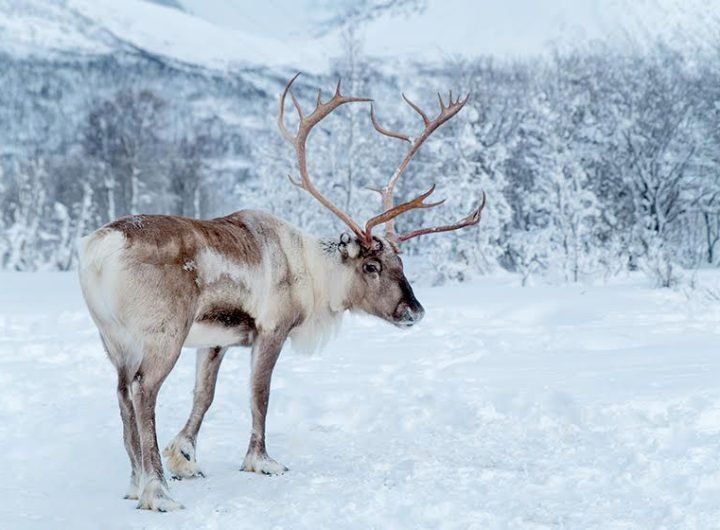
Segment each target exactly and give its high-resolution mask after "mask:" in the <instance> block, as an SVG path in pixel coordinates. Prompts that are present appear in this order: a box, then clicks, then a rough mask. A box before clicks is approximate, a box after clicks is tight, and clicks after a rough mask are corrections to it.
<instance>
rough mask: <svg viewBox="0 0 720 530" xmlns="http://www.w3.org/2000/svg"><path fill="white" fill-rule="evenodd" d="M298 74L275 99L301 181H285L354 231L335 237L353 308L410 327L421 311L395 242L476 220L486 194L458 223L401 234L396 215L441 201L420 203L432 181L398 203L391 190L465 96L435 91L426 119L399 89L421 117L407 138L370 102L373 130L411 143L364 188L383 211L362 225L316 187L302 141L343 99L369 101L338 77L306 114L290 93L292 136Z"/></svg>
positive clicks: (423, 311)
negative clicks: (434, 105)
mask: <svg viewBox="0 0 720 530" xmlns="http://www.w3.org/2000/svg"><path fill="white" fill-rule="evenodd" d="M298 75H300V74H297V75H296V76H295V77H293V78H292V79H291V80H290V82H289V83H288V84H287V86H286V87H285V90H284V91H283V93H282V96H281V98H280V114H279V115H278V126H279V127H280V131H281V133H282V135H283V136H284V137H285V138H286V139H287V140H288V141H289V142H290V143H291V144H292V145H293V146H294V147H295V151H296V153H297V157H298V167H299V170H300V177H301V180H300V181H296V180H293V179H292V178H290V181H291V182H292V183H293V184H295V185H296V186H298V187H299V188H302V189H303V190H305V191H307V192H308V193H310V195H312V196H313V197H315V198H316V199H317V200H318V201H319V202H320V203H321V204H322V205H323V206H325V207H326V208H327V209H329V210H330V211H332V212H333V213H334V214H335V215H337V216H338V217H339V218H340V219H341V220H342V221H343V222H344V223H345V224H346V225H347V226H348V227H349V228H350V229H351V230H352V231H353V233H354V234H355V235H354V237H353V236H351V235H350V234H343V235H342V236H341V238H340V242H339V246H338V249H339V251H340V252H341V255H342V259H343V262H344V264H345V265H346V266H347V267H350V268H351V269H352V272H353V275H352V278H353V279H352V286H351V293H350V297H351V300H352V303H351V306H352V307H353V308H354V309H358V310H361V311H364V312H366V313H369V314H371V315H375V316H378V317H380V318H382V319H384V320H387V321H388V322H391V323H393V324H395V325H397V326H400V327H409V326H412V325H413V324H415V323H416V322H419V321H420V320H421V319H422V317H423V316H424V314H425V310H424V309H423V307H422V306H421V305H420V302H418V301H417V299H416V298H415V295H414V294H413V290H412V287H410V283H409V282H408V280H407V278H406V277H405V273H404V271H403V264H402V260H401V259H400V256H399V255H398V254H399V253H400V244H401V243H402V242H403V241H407V240H408V239H411V238H414V237H418V236H421V235H424V234H431V233H437V232H447V231H450V230H457V229H458V228H462V227H465V226H470V225H475V224H477V223H479V222H480V214H481V212H482V209H483V208H484V206H485V194H484V193H483V195H482V202H481V204H480V206H479V207H478V208H477V209H475V210H473V211H472V212H470V215H468V216H467V217H465V218H464V219H462V220H460V221H458V222H457V223H454V224H451V225H443V226H435V227H430V228H421V229H417V230H412V231H410V232H407V233H404V234H397V233H396V232H395V218H396V217H397V216H399V215H400V214H402V213H404V212H407V211H409V210H414V209H423V208H433V207H435V206H439V205H440V204H442V203H443V202H445V201H444V200H442V201H438V202H433V203H426V202H425V199H427V198H428V197H429V196H430V195H431V194H432V193H433V192H434V191H435V185H434V184H433V185H432V187H431V188H430V189H429V190H428V191H426V192H425V193H422V194H420V195H418V196H417V197H415V198H414V199H412V200H410V201H407V202H404V203H402V204H399V205H397V206H396V205H395V200H394V197H393V193H394V190H395V185H396V184H397V181H398V179H399V178H400V176H401V175H402V173H403V171H405V168H406V167H407V165H408V164H409V163H410V160H412V158H413V157H414V156H415V154H416V153H417V151H418V150H419V149H420V146H422V144H423V143H424V142H425V140H427V139H428V137H429V136H430V135H431V134H432V133H433V132H435V130H437V128H438V127H440V126H441V125H442V124H443V123H445V122H446V121H448V120H449V119H450V118H452V117H453V116H455V114H457V113H458V112H459V111H460V109H462V108H463V106H464V105H465V103H466V102H467V99H468V98H467V97H466V98H465V99H460V98H457V99H456V100H454V101H453V97H452V92H450V98H449V103H448V104H447V105H445V102H444V101H443V99H442V97H440V95H439V94H438V98H439V100H440V113H439V114H438V115H437V117H436V118H435V119H432V120H431V119H430V118H428V116H427V114H425V112H423V111H422V109H420V107H418V106H417V105H416V104H415V103H413V102H412V101H410V100H409V99H408V98H406V97H405V95H404V94H403V99H404V100H405V101H406V102H407V104H408V105H410V107H412V109H413V110H415V111H416V112H417V113H418V114H420V117H421V118H422V120H423V123H424V124H425V129H424V130H423V132H422V133H421V134H420V135H418V136H417V137H415V138H414V139H411V138H410V136H408V135H406V134H401V133H398V132H393V131H390V130H388V129H385V128H383V127H381V126H380V125H379V124H378V122H377V120H376V118H375V112H374V109H373V107H372V105H371V107H370V118H371V120H372V124H373V126H374V127H375V130H377V131H378V132H379V133H380V134H382V135H384V136H388V137H390V138H396V139H398V140H402V141H405V142H408V143H409V144H410V148H409V149H408V152H407V154H406V155H405V157H404V158H403V160H402V162H401V163H400V165H399V166H398V168H397V169H396V170H395V172H394V173H393V174H392V177H391V178H390V180H389V181H388V183H387V185H385V186H384V187H382V188H369V189H371V190H372V191H375V192H377V193H379V194H380V196H381V197H382V202H383V209H384V211H383V212H382V213H381V214H379V215H376V216H375V217H372V218H371V219H369V220H368V221H367V223H366V224H365V228H364V229H363V228H361V227H360V225H359V224H357V223H356V222H355V221H353V220H352V219H351V218H350V216H349V215H348V214H347V213H346V212H343V211H342V210H340V208H338V207H337V206H335V205H334V204H333V203H332V202H331V201H330V200H329V199H328V198H327V197H325V196H324V195H323V194H322V193H320V191H319V190H318V189H317V188H316V187H315V185H314V184H313V182H312V180H311V179H310V176H309V174H308V170H307V161H306V157H305V143H306V141H307V137H308V134H310V131H311V130H312V128H313V127H314V126H315V125H317V124H318V123H319V122H320V121H321V120H323V119H324V118H325V117H326V116H328V115H329V114H330V113H331V112H332V111H334V110H335V109H336V108H338V107H339V106H341V105H344V104H345V103H352V102H363V101H364V102H370V101H372V100H370V99H368V98H358V97H352V96H343V95H342V94H340V82H339V81H338V84H337V88H336V89H335V94H334V95H333V97H332V98H330V100H328V101H327V102H324V103H323V101H322V98H321V93H320V91H318V96H317V103H316V107H315V110H314V111H313V112H312V113H311V114H309V115H308V116H305V115H304V114H303V111H302V109H301V108H300V104H299V103H298V101H297V99H295V96H294V95H293V94H292V93H290V97H291V98H292V101H293V104H294V105H295V108H296V110H297V112H298V116H299V118H300V123H299V125H298V132H297V134H296V135H293V134H291V133H290V131H289V130H288V129H287V127H286V126H285V122H284V114H285V98H286V97H287V94H288V92H290V87H291V85H292V84H293V82H294V81H295V79H297V77H298ZM380 224H384V225H385V237H384V238H380V237H377V236H374V235H373V233H372V230H373V228H374V227H375V226H377V225H380Z"/></svg>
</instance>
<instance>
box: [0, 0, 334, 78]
mask: <svg viewBox="0 0 720 530" xmlns="http://www.w3.org/2000/svg"><path fill="white" fill-rule="evenodd" d="M174 3H176V2H174ZM122 48H136V49H140V50H143V51H145V52H148V53H150V54H154V55H157V56H161V57H165V58H168V59H172V60H176V61H180V62H183V63H189V64H193V65H197V66H202V67H207V68H212V69H219V70H226V69H234V68H238V67H240V68H242V67H244V66H258V65H261V66H278V65H292V66H293V67H294V68H300V67H302V68H303V69H304V70H308V69H309V70H314V69H323V68H324V67H325V65H326V63H327V60H326V57H325V54H324V53H319V52H315V51H314V50H312V47H311V46H310V45H309V44H308V45H305V44H297V43H293V44H286V43H283V42H281V41H278V40H275V39H270V38H265V37H261V36H256V35H249V34H245V33H243V32H241V31H239V30H237V29H229V28H222V27H218V26H216V25H214V24H212V23H210V22H208V21H206V20H203V19H201V18H198V17H195V16H193V15H191V14H188V13H185V12H183V11H181V10H178V9H176V8H174V7H169V6H167V5H159V4H157V3H150V2H146V1H139V0H123V1H122V2H118V1H113V0H0V52H5V53H7V54H10V55H19V56H35V57H37V56H43V55H45V54H58V53H60V54H98V55H102V54H106V53H109V52H112V51H115V50H117V49H122Z"/></svg>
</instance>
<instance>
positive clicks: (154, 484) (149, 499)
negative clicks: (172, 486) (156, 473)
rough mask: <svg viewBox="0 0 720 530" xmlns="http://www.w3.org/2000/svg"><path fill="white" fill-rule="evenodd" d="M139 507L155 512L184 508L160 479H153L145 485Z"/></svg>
mask: <svg viewBox="0 0 720 530" xmlns="http://www.w3.org/2000/svg"><path fill="white" fill-rule="evenodd" d="M137 508H138V510H152V511H154V512H172V511H175V510H182V509H183V508H184V507H183V505H182V504H180V503H177V502H175V501H174V500H172V499H171V498H170V495H169V494H168V492H167V489H166V488H165V486H164V485H162V484H161V483H160V481H158V480H153V481H151V482H149V483H148V484H147V485H146V486H145V489H144V490H143V492H142V495H141V496H140V500H139V502H138V505H137Z"/></svg>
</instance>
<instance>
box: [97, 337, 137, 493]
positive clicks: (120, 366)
mask: <svg viewBox="0 0 720 530" xmlns="http://www.w3.org/2000/svg"><path fill="white" fill-rule="evenodd" d="M100 340H101V341H102V343H103V346H104V347H105V352H106V353H107V355H108V357H109V358H110V360H111V361H112V363H113V365H114V366H115V369H116V370H117V374H118V382H117V397H118V405H119V407H120V417H121V418H122V423H123V441H124V442H125V450H126V451H127V454H128V458H129V459H130V468H131V472H130V486H129V487H128V490H127V493H126V494H125V498H126V499H137V498H138V497H139V495H140V475H141V466H140V460H141V453H140V437H139V436H138V430H137V421H136V419H135V410H134V408H133V404H132V400H131V399H130V382H131V380H132V375H130V374H135V372H136V371H137V362H139V361H137V362H136V364H135V366H129V365H131V364H132V361H131V360H130V359H128V358H127V356H126V355H125V352H126V351H127V348H124V347H123V346H122V345H121V343H120V342H115V341H113V340H111V339H110V338H109V337H105V336H103V335H102V334H101V335H100Z"/></svg>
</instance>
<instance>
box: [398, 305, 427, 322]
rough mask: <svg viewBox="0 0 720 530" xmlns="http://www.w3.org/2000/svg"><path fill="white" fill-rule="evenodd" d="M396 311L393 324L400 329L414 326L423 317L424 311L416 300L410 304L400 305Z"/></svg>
mask: <svg viewBox="0 0 720 530" xmlns="http://www.w3.org/2000/svg"><path fill="white" fill-rule="evenodd" d="M398 309H399V311H397V312H396V318H397V320H396V321H395V322H396V323H397V324H398V325H399V326H402V327H410V326H414V325H415V324H417V323H418V322H420V321H421V320H422V319H423V317H424V316H425V309H423V306H421V305H420V303H419V302H418V301H417V300H413V301H412V303H410V304H401V305H400V307H398Z"/></svg>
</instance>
